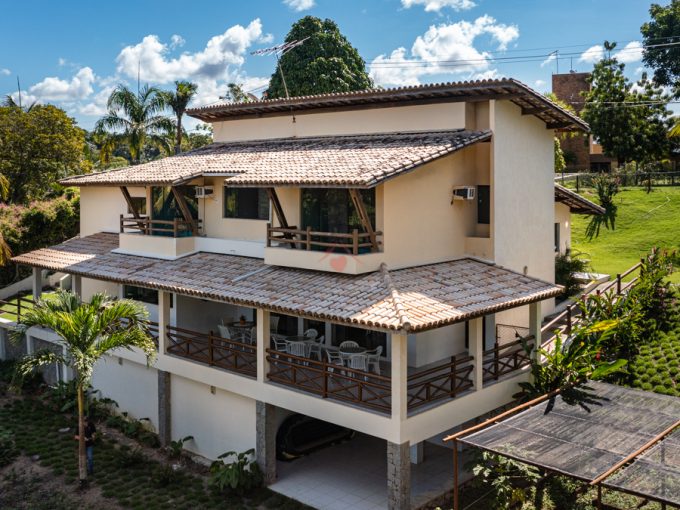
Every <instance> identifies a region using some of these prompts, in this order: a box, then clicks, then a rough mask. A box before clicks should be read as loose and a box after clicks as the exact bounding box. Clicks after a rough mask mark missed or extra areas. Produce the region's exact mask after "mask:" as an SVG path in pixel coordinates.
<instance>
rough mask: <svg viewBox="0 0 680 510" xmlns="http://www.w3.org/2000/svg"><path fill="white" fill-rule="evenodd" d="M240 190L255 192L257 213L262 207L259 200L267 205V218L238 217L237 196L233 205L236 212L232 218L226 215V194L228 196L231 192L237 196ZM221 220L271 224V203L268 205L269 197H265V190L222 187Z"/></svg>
mask: <svg viewBox="0 0 680 510" xmlns="http://www.w3.org/2000/svg"><path fill="white" fill-rule="evenodd" d="M242 190H255V191H256V192H257V194H258V204H257V210H258V213H259V209H260V207H261V205H262V204H261V203H260V200H264V201H266V203H267V217H266V218H261V217H259V216H258V217H257V218H246V217H242V216H239V215H238V195H236V204H235V207H236V209H237V211H236V212H235V215H234V216H228V215H227V203H228V201H227V199H228V194H229V193H230V192H233V193H237V194H238V192H240V191H242ZM222 219H223V220H250V221H253V220H254V221H267V222H271V219H272V206H271V203H270V200H269V196H268V195H267V191H266V189H265V188H256V187H252V188H233V187H229V186H226V185H225V186H223V187H222Z"/></svg>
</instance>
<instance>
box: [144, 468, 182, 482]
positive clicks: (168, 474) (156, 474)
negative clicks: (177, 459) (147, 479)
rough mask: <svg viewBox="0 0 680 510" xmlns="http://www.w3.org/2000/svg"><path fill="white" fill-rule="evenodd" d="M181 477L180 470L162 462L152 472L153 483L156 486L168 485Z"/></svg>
mask: <svg viewBox="0 0 680 510" xmlns="http://www.w3.org/2000/svg"><path fill="white" fill-rule="evenodd" d="M178 478H179V476H178V472H177V471H175V470H174V469H173V467H172V466H170V465H168V464H161V465H160V466H158V467H157V468H156V469H154V470H153V471H152V472H151V483H153V484H154V485H155V486H156V487H167V486H168V485H172V484H174V483H175V482H176V481H177V479H178Z"/></svg>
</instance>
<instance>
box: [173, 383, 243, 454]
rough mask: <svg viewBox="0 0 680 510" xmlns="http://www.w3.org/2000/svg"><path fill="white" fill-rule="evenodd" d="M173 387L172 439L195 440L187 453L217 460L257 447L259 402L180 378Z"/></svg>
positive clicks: (190, 443) (188, 445)
mask: <svg viewBox="0 0 680 510" xmlns="http://www.w3.org/2000/svg"><path fill="white" fill-rule="evenodd" d="M171 385H172V392H171V408H172V425H171V428H172V437H173V439H177V438H180V437H186V436H194V440H193V441H190V442H188V443H186V444H185V448H186V449H187V450H189V451H193V452H194V453H198V454H200V455H203V456H204V457H208V458H210V459H215V458H217V456H218V455H221V454H223V453H225V452H227V451H230V450H235V451H238V452H242V451H245V450H248V449H249V448H254V447H255V400H253V399H250V398H247V397H242V396H240V395H237V394H235V393H231V392H227V391H224V390H221V389H219V388H216V389H215V390H214V391H215V393H214V394H213V393H212V392H211V389H210V386H209V385H206V384H202V383H199V382H196V381H192V380H191V379H185V378H184V377H180V376H178V375H173V376H172V378H171Z"/></svg>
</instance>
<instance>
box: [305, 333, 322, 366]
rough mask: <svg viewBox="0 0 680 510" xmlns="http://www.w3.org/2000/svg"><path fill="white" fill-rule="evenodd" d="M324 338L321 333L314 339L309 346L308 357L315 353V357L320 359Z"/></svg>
mask: <svg viewBox="0 0 680 510" xmlns="http://www.w3.org/2000/svg"><path fill="white" fill-rule="evenodd" d="M324 338H326V337H325V336H324V335H321V336H320V337H318V338H315V339H314V342H315V343H313V344H311V345H310V346H309V357H310V358H311V357H312V354H315V355H316V359H318V360H319V361H321V346H322V345H323V341H324Z"/></svg>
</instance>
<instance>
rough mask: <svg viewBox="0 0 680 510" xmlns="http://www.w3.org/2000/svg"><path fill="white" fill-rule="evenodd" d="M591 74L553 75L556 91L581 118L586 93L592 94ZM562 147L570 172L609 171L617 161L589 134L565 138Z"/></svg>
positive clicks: (553, 85) (553, 88) (553, 86)
mask: <svg viewBox="0 0 680 510" xmlns="http://www.w3.org/2000/svg"><path fill="white" fill-rule="evenodd" d="M589 78H590V73H576V72H574V71H571V72H569V73H563V74H553V75H552V91H553V94H555V96H557V98H558V99H560V100H562V101H564V102H565V103H567V104H568V105H570V106H571V107H572V108H573V109H574V111H575V112H576V113H577V114H579V115H580V114H581V111H582V110H583V107H584V106H585V98H584V97H583V93H587V92H588V91H590V83H589V82H588V79H589ZM560 145H561V146H562V151H563V152H564V158H565V160H566V163H567V171H568V172H580V171H594V172H602V171H609V170H611V168H612V163H614V164H615V163H616V160H615V159H612V158H609V157H607V156H605V155H604V154H603V153H602V146H601V145H600V144H599V143H597V140H595V139H594V138H593V137H592V135H589V134H587V133H583V134H578V135H574V136H561V137H560Z"/></svg>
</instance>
